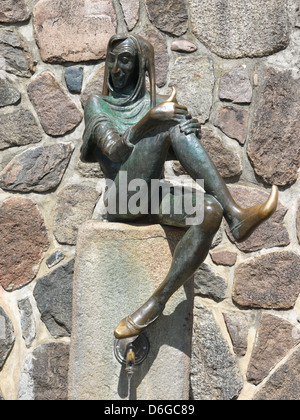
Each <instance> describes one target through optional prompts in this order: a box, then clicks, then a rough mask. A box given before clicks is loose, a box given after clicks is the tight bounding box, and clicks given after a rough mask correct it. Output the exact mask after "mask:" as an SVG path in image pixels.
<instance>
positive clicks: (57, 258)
mask: <svg viewBox="0 0 300 420" xmlns="http://www.w3.org/2000/svg"><path fill="white" fill-rule="evenodd" d="M64 258H65V255H64V253H63V252H61V251H55V252H54V253H53V254H52V255H50V257H49V258H47V260H46V264H47V266H48V268H52V267H54V266H55V265H57V264H58V263H60V262H61V261H62V260H63V259H64Z"/></svg>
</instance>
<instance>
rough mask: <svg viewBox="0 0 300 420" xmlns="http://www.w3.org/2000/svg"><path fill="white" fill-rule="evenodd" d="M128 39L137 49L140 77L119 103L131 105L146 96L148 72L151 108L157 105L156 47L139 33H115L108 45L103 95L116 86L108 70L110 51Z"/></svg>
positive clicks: (107, 94)
mask: <svg viewBox="0 0 300 420" xmlns="http://www.w3.org/2000/svg"><path fill="white" fill-rule="evenodd" d="M126 39H130V40H131V41H132V42H133V44H134V46H135V48H136V51H137V56H138V71H139V75H138V79H137V84H136V87H135V90H134V91H133V93H132V94H131V95H130V96H129V97H126V98H124V100H123V101H120V102H119V105H129V104H130V103H133V102H135V101H136V100H138V99H139V98H140V97H141V96H144V95H145V93H146V73H148V76H149V79H150V98H151V108H154V107H155V106H156V78H155V63H154V48H153V46H152V45H151V44H150V43H149V42H148V41H146V40H145V39H144V38H142V37H141V36H139V35H131V34H121V35H114V36H113V37H112V38H111V39H110V41H109V43H108V47H107V58H106V63H105V74H104V81H103V90H102V95H103V96H110V95H112V94H113V92H114V88H113V86H112V83H111V81H110V76H109V70H108V57H109V54H110V52H111V51H112V50H113V49H114V47H115V44H116V43H119V42H123V41H125V40H126Z"/></svg>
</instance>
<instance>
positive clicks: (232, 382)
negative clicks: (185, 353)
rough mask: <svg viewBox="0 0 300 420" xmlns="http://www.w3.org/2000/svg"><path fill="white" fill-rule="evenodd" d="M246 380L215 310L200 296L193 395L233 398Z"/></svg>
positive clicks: (203, 398) (194, 351) (192, 385)
mask: <svg viewBox="0 0 300 420" xmlns="http://www.w3.org/2000/svg"><path fill="white" fill-rule="evenodd" d="M242 387H243V379H242V376H241V374H240V372H239V369H238V366H237V364H236V362H235V360H234V357H233V356H232V354H231V353H230V350H229V346H228V343H227V342H226V341H225V339H224V338H223V336H222V334H221V331H220V329H219V327H218V325H217V323H216V321H215V318H214V315H213V313H212V311H210V310H209V309H207V308H206V307H205V306H204V305H203V304H202V303H201V302H200V299H199V298H196V299H195V306H194V333H193V354H192V360H191V394H192V395H191V396H192V398H193V399H195V400H201V401H204V400H208V401H211V400H219V401H220V400H225V401H227V400H233V399H236V398H237V397H238V396H239V394H240V392H241V390H242Z"/></svg>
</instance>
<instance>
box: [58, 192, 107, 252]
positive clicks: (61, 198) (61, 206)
mask: <svg viewBox="0 0 300 420" xmlns="http://www.w3.org/2000/svg"><path fill="white" fill-rule="evenodd" d="M98 197H99V193H98V192H97V191H96V189H95V188H93V187H89V186H87V185H77V184H74V185H69V186H68V187H66V188H64V189H63V190H62V191H60V193H59V194H58V197H57V203H56V208H55V214H54V226H53V230H54V235H55V238H56V240H57V241H58V242H59V243H62V244H68V245H76V240H77V232H78V228H79V227H80V225H81V224H82V223H83V222H85V221H86V220H88V219H91V218H92V215H93V210H94V208H95V206H96V203H97V199H98Z"/></svg>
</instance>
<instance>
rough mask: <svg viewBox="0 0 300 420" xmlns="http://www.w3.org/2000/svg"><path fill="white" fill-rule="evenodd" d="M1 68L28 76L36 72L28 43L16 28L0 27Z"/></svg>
mask: <svg viewBox="0 0 300 420" xmlns="http://www.w3.org/2000/svg"><path fill="white" fill-rule="evenodd" d="M0 70H4V71H6V72H7V73H13V74H15V75H16V76H20V77H28V78H29V77H31V76H32V74H33V73H34V72H35V65H34V62H33V58H32V56H31V53H30V50H29V48H28V45H27V43H26V41H25V40H24V39H23V37H22V36H21V35H20V34H19V32H17V31H16V30H15V29H11V28H3V27H2V28H0Z"/></svg>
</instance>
